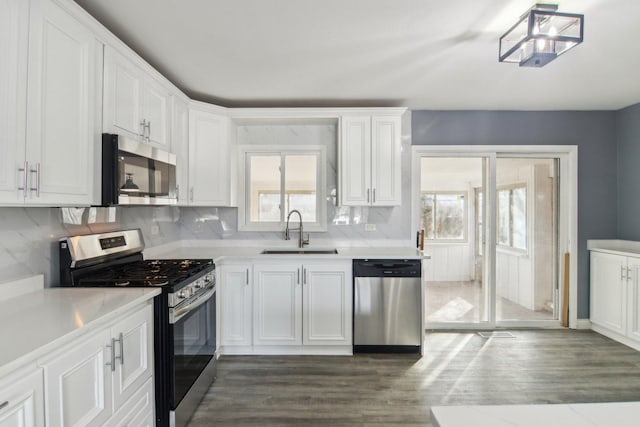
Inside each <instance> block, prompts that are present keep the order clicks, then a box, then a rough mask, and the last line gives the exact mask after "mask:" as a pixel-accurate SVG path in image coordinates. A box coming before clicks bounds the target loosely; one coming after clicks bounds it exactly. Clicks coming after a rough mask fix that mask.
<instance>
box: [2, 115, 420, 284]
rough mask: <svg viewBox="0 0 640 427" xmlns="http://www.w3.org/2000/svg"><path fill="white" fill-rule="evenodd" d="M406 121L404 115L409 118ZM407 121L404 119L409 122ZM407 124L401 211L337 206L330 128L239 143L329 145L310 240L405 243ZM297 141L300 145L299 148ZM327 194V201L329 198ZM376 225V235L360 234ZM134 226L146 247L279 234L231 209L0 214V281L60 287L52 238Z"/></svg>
mask: <svg viewBox="0 0 640 427" xmlns="http://www.w3.org/2000/svg"><path fill="white" fill-rule="evenodd" d="M408 116H409V115H408ZM409 117H410V116H409ZM409 122H410V118H408V119H406V120H403V129H402V135H403V140H402V149H403V152H402V169H403V171H404V173H403V179H402V206H398V207H376V208H369V207H337V206H336V205H335V194H336V186H337V179H336V177H337V174H336V169H337V136H336V127H335V125H331V124H317V125H311V126H310V125H304V126H302V125H300V126H290V125H286V126H285V125H283V126H277V125H275V126H273V125H270V126H242V127H239V129H238V134H237V135H238V144H274V145H285V144H292V143H309V144H316V145H318V144H322V145H325V146H326V147H327V195H329V197H327V219H328V224H327V231H326V232H321V233H311V242H312V244H313V243H314V242H318V241H323V242H329V241H345V240H349V241H353V240H377V241H380V240H387V239H391V240H407V241H411V240H412V236H411V235H410V234H411V213H410V212H411V173H410V170H411V150H410V146H411V138H410V123H409ZM301 141H302V142H301ZM332 195H333V197H332ZM365 224H375V227H376V230H375V231H365V227H364V226H365ZM129 228H140V229H141V230H142V232H143V235H144V238H145V243H146V246H147V247H153V246H159V245H162V244H166V243H171V242H174V241H176V240H251V241H253V242H255V241H260V240H265V241H267V240H268V241H274V240H281V239H282V233H281V232H241V231H238V210H237V209H236V208H213V207H168V206H162V207H151V206H128V207H117V208H100V207H90V208H89V207H87V208H39V207H29V208H0V282H5V281H10V280H14V279H20V278H23V277H25V276H31V275H34V274H40V273H42V274H44V275H45V286H56V285H57V284H58V283H59V279H58V277H59V265H58V264H59V261H58V240H59V239H60V238H61V237H65V236H72V235H78V234H90V233H101V232H107V231H116V230H122V229H129Z"/></svg>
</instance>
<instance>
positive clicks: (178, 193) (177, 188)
mask: <svg viewBox="0 0 640 427" xmlns="http://www.w3.org/2000/svg"><path fill="white" fill-rule="evenodd" d="M176 200H177V201H180V185H179V184H176Z"/></svg>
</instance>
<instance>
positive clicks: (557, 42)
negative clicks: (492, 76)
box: [498, 3, 584, 67]
mask: <svg viewBox="0 0 640 427" xmlns="http://www.w3.org/2000/svg"><path fill="white" fill-rule="evenodd" d="M557 10H558V6H557V5H555V4H545V3H538V4H536V5H535V6H533V7H532V8H531V9H529V10H528V11H527V12H526V13H525V14H523V15H522V16H521V17H520V19H519V20H518V22H517V23H516V24H515V25H514V26H513V27H511V29H509V31H507V32H506V33H504V34H503V35H502V37H500V49H499V55H498V60H499V61H500V62H515V63H518V64H520V66H521V67H542V66H544V65H546V64H548V63H549V62H551V61H553V60H554V59H556V58H557V57H558V56H560V55H562V54H563V53H565V52H566V51H568V50H569V49H571V48H572V47H574V46H577V45H578V44H580V43H582V40H583V32H584V15H580V14H577V13H562V12H558V11H557Z"/></svg>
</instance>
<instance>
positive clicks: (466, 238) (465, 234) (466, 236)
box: [420, 190, 469, 244]
mask: <svg viewBox="0 0 640 427" xmlns="http://www.w3.org/2000/svg"><path fill="white" fill-rule="evenodd" d="M426 194H432V195H433V196H434V199H433V222H434V224H433V225H434V229H433V235H434V238H433V239H429V238H427V236H426V233H425V236H424V241H425V242H426V243H429V244H437V243H461V244H464V243H468V242H469V192H468V191H466V190H459V191H455V190H454V191H451V190H447V191H428V190H427V191H420V207H421V208H422V197H423V196H424V195H426ZM439 194H440V195H458V196H464V206H463V214H464V215H463V224H464V227H463V231H462V237H461V238H459V239H451V238H446V239H438V238H436V237H435V234H436V233H435V222H436V199H437V197H438V195H439Z"/></svg>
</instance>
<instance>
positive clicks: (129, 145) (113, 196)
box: [102, 133, 178, 206]
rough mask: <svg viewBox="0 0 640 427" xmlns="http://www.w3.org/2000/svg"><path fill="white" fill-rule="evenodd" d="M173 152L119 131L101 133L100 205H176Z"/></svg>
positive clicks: (174, 159) (174, 158)
mask: <svg viewBox="0 0 640 427" xmlns="http://www.w3.org/2000/svg"><path fill="white" fill-rule="evenodd" d="M176 203H178V194H177V188H176V156H175V155H174V154H171V153H169V152H167V151H163V150H160V149H158V148H155V147H152V146H151V145H149V144H145V143H142V142H138V141H135V140H133V139H130V138H126V137H123V136H122V135H113V134H109V133H105V134H102V205H103V206H111V205H175V204H176Z"/></svg>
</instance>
